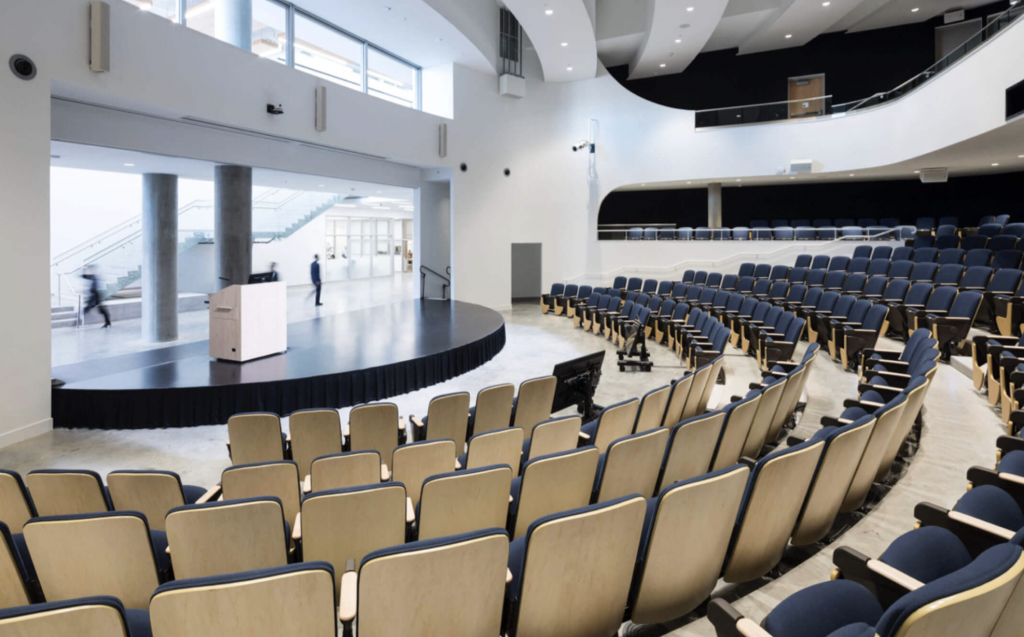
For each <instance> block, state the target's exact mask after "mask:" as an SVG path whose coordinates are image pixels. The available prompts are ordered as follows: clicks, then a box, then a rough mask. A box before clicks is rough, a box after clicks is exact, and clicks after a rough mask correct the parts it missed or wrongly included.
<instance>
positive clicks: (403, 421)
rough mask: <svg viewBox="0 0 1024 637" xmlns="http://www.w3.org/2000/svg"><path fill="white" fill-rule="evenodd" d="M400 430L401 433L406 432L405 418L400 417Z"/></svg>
mask: <svg viewBox="0 0 1024 637" xmlns="http://www.w3.org/2000/svg"><path fill="white" fill-rule="evenodd" d="M398 429H399V431H405V416H399V417H398Z"/></svg>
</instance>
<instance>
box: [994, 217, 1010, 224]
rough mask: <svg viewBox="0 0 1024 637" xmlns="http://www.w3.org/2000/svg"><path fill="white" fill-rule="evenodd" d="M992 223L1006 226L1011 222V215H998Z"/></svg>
mask: <svg viewBox="0 0 1024 637" xmlns="http://www.w3.org/2000/svg"><path fill="white" fill-rule="evenodd" d="M992 223H995V224H998V225H999V226H1005V225H1006V224H1008V223H1010V215H996V218H995V219H994V220H993V221H992Z"/></svg>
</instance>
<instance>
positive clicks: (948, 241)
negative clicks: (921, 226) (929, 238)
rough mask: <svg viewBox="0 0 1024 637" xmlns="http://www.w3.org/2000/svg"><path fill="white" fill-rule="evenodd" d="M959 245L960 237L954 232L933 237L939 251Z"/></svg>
mask: <svg viewBox="0 0 1024 637" xmlns="http://www.w3.org/2000/svg"><path fill="white" fill-rule="evenodd" d="M959 246H960V237H958V236H956V235H955V234H947V235H944V236H941V237H935V247H936V248H938V249H939V250H940V251H946V250H953V249H954V248H958V247H959Z"/></svg>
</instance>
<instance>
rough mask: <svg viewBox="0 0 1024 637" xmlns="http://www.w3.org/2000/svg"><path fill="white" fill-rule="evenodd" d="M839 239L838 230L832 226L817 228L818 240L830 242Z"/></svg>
mask: <svg viewBox="0 0 1024 637" xmlns="http://www.w3.org/2000/svg"><path fill="white" fill-rule="evenodd" d="M837 238H839V229H838V228H835V227H832V226H824V227H821V228H818V239H819V240H831V239H837Z"/></svg>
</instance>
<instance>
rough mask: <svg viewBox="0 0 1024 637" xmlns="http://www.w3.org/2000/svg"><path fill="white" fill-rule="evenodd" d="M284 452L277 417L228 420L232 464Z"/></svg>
mask: <svg viewBox="0 0 1024 637" xmlns="http://www.w3.org/2000/svg"><path fill="white" fill-rule="evenodd" d="M286 449H287V442H286V437H285V434H284V433H283V432H282V431H281V418H280V417H279V416H278V415H277V414H274V413H270V412H252V413H246V414H235V415H234V416H232V417H230V418H228V453H229V454H230V456H231V462H232V463H234V464H252V463H253V462H270V461H272V460H284V459H285V456H286ZM30 488H31V487H30Z"/></svg>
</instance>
